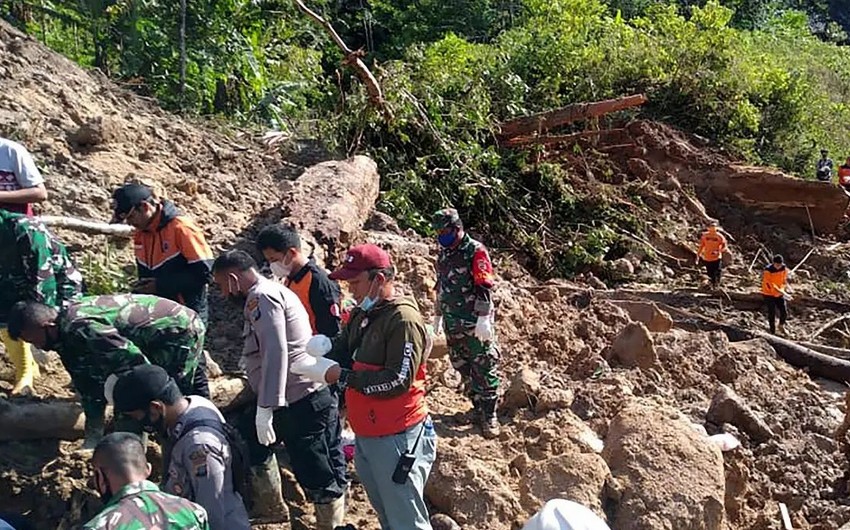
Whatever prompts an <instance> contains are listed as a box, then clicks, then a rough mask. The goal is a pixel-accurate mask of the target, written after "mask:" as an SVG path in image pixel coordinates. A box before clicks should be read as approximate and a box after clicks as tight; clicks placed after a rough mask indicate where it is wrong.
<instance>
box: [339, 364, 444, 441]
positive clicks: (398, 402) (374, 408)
mask: <svg viewBox="0 0 850 530" xmlns="http://www.w3.org/2000/svg"><path fill="white" fill-rule="evenodd" d="M353 368H354V370H367V371H373V372H377V371H379V370H383V369H384V367H383V366H376V365H374V364H366V363H361V362H358V361H355V362H354V366H353ZM425 372H426V370H425V363H424V362H423V363H422V364H421V365H420V366H419V370H417V371H416V377H415V378H414V379H413V382H412V383H411V385H410V388H409V389H408V390H407V392H405V393H404V394H402V395H400V396H396V397H392V398H374V397H370V396H367V395H365V394H361V393H360V392H358V391H357V390H354V389H353V388H348V389H346V391H345V403H346V405H347V406H348V421H349V423H351V429H352V430H353V431H354V432H355V433H356V434H357V436H388V435H391V434H398V433H400V432H402V431H405V430H407V429H409V428H410V427H413V426H414V425H416V424H417V423H420V422H421V421H423V420H424V419H425V417H426V416H427V415H428V406H427V405H426V403H425Z"/></svg>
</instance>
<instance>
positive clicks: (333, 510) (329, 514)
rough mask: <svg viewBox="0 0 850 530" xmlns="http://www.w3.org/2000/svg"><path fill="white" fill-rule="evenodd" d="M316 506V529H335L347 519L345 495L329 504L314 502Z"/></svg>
mask: <svg viewBox="0 0 850 530" xmlns="http://www.w3.org/2000/svg"><path fill="white" fill-rule="evenodd" d="M313 506H314V507H315V508H316V530H334V529H335V528H336V527H338V526H342V524H343V520H344V519H345V495H341V496H340V497H339V498H337V499H334V500H333V501H332V502H330V503H328V504H314V505H313Z"/></svg>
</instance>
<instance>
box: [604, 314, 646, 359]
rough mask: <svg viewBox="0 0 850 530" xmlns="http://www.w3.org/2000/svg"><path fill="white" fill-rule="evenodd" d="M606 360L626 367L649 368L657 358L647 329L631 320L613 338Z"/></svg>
mask: <svg viewBox="0 0 850 530" xmlns="http://www.w3.org/2000/svg"><path fill="white" fill-rule="evenodd" d="M607 360H614V361H617V362H619V363H620V364H622V365H623V366H625V367H627V368H650V367H652V366H653V365H654V364H655V362H656V361H657V360H658V355H657V354H656V352H655V343H654V342H653V340H652V335H650V334H649V330H648V329H647V328H646V326H644V325H643V324H642V323H640V322H631V323H629V324H627V325H626V327H625V329H623V331H621V332H620V334H619V335H617V338H615V339H614V342H613V344H611V348H610V349H609V351H608V356H607Z"/></svg>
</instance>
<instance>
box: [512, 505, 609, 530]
mask: <svg viewBox="0 0 850 530" xmlns="http://www.w3.org/2000/svg"><path fill="white" fill-rule="evenodd" d="M522 530H611V529H610V528H608V525H607V524H605V521H603V520H602V519H600V518H599V517H598V516H597V515H596V514H595V513H593V512H592V511H590V510H589V509H587V508H585V507H584V506H582V505H581V504H577V503H575V502H572V501H568V500H564V499H553V500H551V501H549V502H547V503H546V504H545V505H544V506H543V508H542V509H541V510H540V511H539V512H537V513H536V514H535V515H534V517H532V518H531V519H529V520H528V522H527V523H525V526H523V527H522Z"/></svg>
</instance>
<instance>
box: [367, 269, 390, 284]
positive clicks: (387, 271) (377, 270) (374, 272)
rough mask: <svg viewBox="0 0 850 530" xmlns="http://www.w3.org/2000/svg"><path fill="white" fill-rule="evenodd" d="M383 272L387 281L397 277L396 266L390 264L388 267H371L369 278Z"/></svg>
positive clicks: (372, 278) (373, 277)
mask: <svg viewBox="0 0 850 530" xmlns="http://www.w3.org/2000/svg"><path fill="white" fill-rule="evenodd" d="M379 274H383V275H384V278H386V279H387V281H390V280H393V279H395V267H393V266H389V267H387V268H386V269H371V270H370V271H369V280H374V279H375V276H377V275H379Z"/></svg>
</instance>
